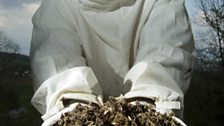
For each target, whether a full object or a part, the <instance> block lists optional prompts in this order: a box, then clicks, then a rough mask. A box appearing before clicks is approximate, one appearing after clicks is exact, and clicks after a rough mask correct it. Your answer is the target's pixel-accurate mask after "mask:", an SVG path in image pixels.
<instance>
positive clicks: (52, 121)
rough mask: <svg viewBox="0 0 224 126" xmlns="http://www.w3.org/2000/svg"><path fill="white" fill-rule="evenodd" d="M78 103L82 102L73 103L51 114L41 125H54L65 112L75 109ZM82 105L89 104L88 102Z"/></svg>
mask: <svg viewBox="0 0 224 126" xmlns="http://www.w3.org/2000/svg"><path fill="white" fill-rule="evenodd" d="M78 104H81V103H73V104H71V105H70V106H69V107H66V108H64V109H62V110H61V111H60V112H58V113H56V114H55V115H53V116H51V117H50V118H49V119H47V120H46V121H44V123H43V124H42V125H41V126H52V125H53V124H55V123H56V122H57V121H58V120H59V119H60V118H61V116H62V114H63V113H67V112H71V111H73V110H74V109H75V108H76V106H77V105H78ZM81 105H84V106H88V105H87V104H81Z"/></svg>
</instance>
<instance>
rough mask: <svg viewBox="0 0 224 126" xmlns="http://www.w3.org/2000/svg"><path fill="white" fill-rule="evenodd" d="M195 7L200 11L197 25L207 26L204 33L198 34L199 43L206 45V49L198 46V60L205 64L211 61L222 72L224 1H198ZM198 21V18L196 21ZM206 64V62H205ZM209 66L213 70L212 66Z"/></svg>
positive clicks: (223, 59) (223, 63)
mask: <svg viewBox="0 0 224 126" xmlns="http://www.w3.org/2000/svg"><path fill="white" fill-rule="evenodd" d="M196 4H197V7H198V8H199V9H200V10H201V15H200V18H201V19H202V20H199V21H196V23H197V24H200V25H204V26H206V25H207V26H209V27H210V29H209V28H208V29H207V30H206V31H203V32H200V33H198V37H199V39H200V40H199V41H200V42H203V44H206V45H207V48H204V47H202V48H201V44H200V45H196V46H198V50H197V54H198V55H199V57H200V58H201V59H200V58H199V60H201V61H203V62H205V61H206V60H207V61H208V60H209V59H212V62H213V63H216V64H219V65H220V66H221V67H222V68H223V70H224V1H223V0H199V1H196ZM196 20H198V17H197V19H196ZM206 63H207V64H208V62H206ZM213 63H212V64H210V67H212V68H211V69H213V67H214V64H213Z"/></svg>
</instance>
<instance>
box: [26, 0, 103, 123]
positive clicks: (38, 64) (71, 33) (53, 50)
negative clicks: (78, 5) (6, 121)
mask: <svg viewBox="0 0 224 126" xmlns="http://www.w3.org/2000/svg"><path fill="white" fill-rule="evenodd" d="M71 1H72V0H57V1H55V0H43V2H42V4H41V6H40V8H39V9H38V10H37V11H36V13H35V14H34V16H33V26H34V27H33V34H32V42H31V50H30V57H31V67H32V71H33V79H34V89H35V94H34V96H33V98H32V101H31V102H32V104H33V105H34V106H35V107H36V108H37V110H38V111H39V112H40V113H42V114H44V116H43V117H42V118H43V119H44V120H46V119H47V118H49V117H50V116H52V115H54V114H55V113H57V112H58V111H60V110H62V109H63V108H64V106H63V101H62V100H63V99H78V100H83V101H89V102H97V101H96V95H101V94H102V92H101V87H100V85H99V84H98V81H97V79H96V77H95V75H94V73H93V71H92V69H91V68H89V67H88V66H87V65H86V59H85V57H84V53H83V50H82V44H81V41H80V38H79V35H78V31H77V26H76V25H75V24H77V23H76V19H75V16H74V13H73V12H72V11H74V10H71V8H70V5H71ZM93 87H94V91H93V90H92V89H93Z"/></svg>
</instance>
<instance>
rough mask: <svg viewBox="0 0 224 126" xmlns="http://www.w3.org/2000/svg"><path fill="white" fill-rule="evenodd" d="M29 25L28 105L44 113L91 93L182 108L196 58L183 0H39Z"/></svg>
mask: <svg viewBox="0 0 224 126" xmlns="http://www.w3.org/2000/svg"><path fill="white" fill-rule="evenodd" d="M33 25H34V28H33V36H32V44H31V53H30V56H31V65H32V69H33V76H34V81H35V84H34V88H35V94H34V96H33V98H32V104H33V105H34V106H35V107H36V109H37V110H38V111H39V112H40V113H41V114H43V116H42V118H43V119H44V120H47V119H48V118H50V117H51V116H53V115H55V114H56V113H58V112H59V111H61V110H62V109H63V108H64V104H63V100H64V99H75V100H77V101H83V102H84V101H88V102H92V103H98V102H99V101H98V100H97V98H96V96H101V97H104V100H105V99H107V98H108V96H115V97H116V96H119V95H120V94H124V97H125V98H133V97H144V98H154V97H156V98H158V101H157V102H156V107H157V109H158V110H160V109H163V110H170V109H182V108H183V98H184V93H185V92H186V90H187V89H188V86H189V82H190V79H191V75H192V65H193V60H194V56H193V55H192V52H193V50H194V43H193V36H192V31H191V27H190V24H189V19H188V15H187V13H186V9H185V7H184V0H43V1H42V4H41V6H40V8H39V9H38V10H37V12H36V13H35V15H34V17H33Z"/></svg>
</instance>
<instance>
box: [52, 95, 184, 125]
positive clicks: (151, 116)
mask: <svg viewBox="0 0 224 126" xmlns="http://www.w3.org/2000/svg"><path fill="white" fill-rule="evenodd" d="M172 116H173V115H168V114H161V113H159V112H156V110H155V109H154V108H152V107H151V106H150V105H143V104H140V103H139V102H138V101H136V104H131V103H127V101H126V100H125V99H122V100H116V99H115V98H113V97H110V98H109V100H108V101H107V102H105V103H104V104H103V106H96V105H92V106H82V105H81V104H79V105H77V106H76V108H75V109H74V110H73V111H72V112H68V113H64V114H63V115H62V116H61V118H60V120H58V121H57V122H56V123H55V124H54V125H53V126H181V124H180V123H178V122H177V121H176V120H174V119H173V118H172Z"/></svg>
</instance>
